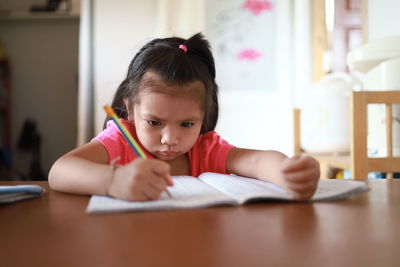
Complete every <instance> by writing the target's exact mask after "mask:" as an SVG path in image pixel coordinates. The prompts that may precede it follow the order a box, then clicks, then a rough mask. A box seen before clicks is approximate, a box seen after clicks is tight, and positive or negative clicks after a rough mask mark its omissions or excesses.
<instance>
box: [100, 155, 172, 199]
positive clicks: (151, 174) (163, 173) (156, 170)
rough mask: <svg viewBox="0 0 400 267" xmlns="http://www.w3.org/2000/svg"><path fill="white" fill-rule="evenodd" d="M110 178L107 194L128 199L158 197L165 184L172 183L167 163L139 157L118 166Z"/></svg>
mask: <svg viewBox="0 0 400 267" xmlns="http://www.w3.org/2000/svg"><path fill="white" fill-rule="evenodd" d="M110 180H111V181H110ZM110 180H109V182H108V185H106V192H107V194H108V195H110V196H112V197H116V198H120V199H124V200H128V201H146V200H152V199H158V198H159V197H160V195H161V193H162V192H163V191H165V190H166V188H167V186H172V185H173V181H172V179H171V176H170V167H169V165H168V164H167V163H166V162H163V161H161V160H157V159H141V158H139V159H136V160H134V161H132V162H131V163H129V164H126V165H124V166H119V167H117V168H116V169H115V170H114V171H113V173H112V177H111V178H110Z"/></svg>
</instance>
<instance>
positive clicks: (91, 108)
mask: <svg viewBox="0 0 400 267" xmlns="http://www.w3.org/2000/svg"><path fill="white" fill-rule="evenodd" d="M398 10H400V1H397V0H269V1H267V0H191V1H188V0H146V1H141V0H116V1H107V0H61V1H54V0H48V1H40V0H19V1H13V0H0V62H1V63H0V64H1V65H0V112H1V116H0V138H1V139H0V140H1V141H0V148H1V154H0V168H1V169H0V180H1V179H3V180H46V179H47V174H48V171H49V169H50V167H51V165H52V164H53V163H54V161H55V160H56V159H57V158H58V157H60V156H61V155H63V154H64V153H66V152H68V151H70V150H72V149H73V148H75V147H76V146H79V145H82V144H83V143H85V142H87V141H89V140H90V139H91V138H92V137H94V136H95V135H96V134H97V133H98V132H99V131H101V129H102V125H103V121H104V118H105V114H104V111H103V109H102V107H103V105H105V104H110V103H111V100H112V96H113V94H114V92H115V90H116V88H117V86H118V85H119V83H120V82H121V81H122V80H123V79H124V76H125V75H126V73H127V68H128V64H129V62H130V60H131V59H132V57H133V56H134V55H135V53H136V52H137V51H138V49H139V48H140V47H141V46H142V45H144V44H145V43H146V42H147V41H149V40H151V39H152V38H155V37H166V36H171V35H176V36H180V37H184V38H187V37H190V36H191V35H192V34H194V33H197V32H203V33H204V34H205V36H206V37H207V38H208V39H209V40H210V42H211V45H212V49H213V53H214V57H215V60H216V68H217V82H218V84H219V87H220V106H221V114H220V118H219V123H218V126H217V131H218V132H219V133H220V134H221V135H222V136H223V137H224V138H225V139H226V140H228V141H229V142H230V143H232V144H233V145H236V146H240V147H247V148H258V149H276V150H279V151H282V152H284V153H286V154H288V155H293V153H294V149H293V146H294V136H293V113H292V111H293V109H294V108H300V109H303V110H304V112H305V113H304V115H305V116H306V117H305V120H304V122H305V123H306V124H305V125H302V128H304V129H305V130H304V131H303V133H302V139H303V140H304V141H305V143H304V144H305V145H306V146H308V147H309V148H311V150H316V151H317V150H324V149H329V150H337V151H339V152H341V151H342V150H345V151H346V150H348V147H349V144H348V127H347V120H348V118H347V110H346V107H347V103H346V101H347V100H346V97H347V96H348V95H346V92H340V95H339V96H338V94H336V93H334V92H336V91H332V90H336V89H329V88H332V87H331V84H332V83H330V84H328V85H327V86H326V88H327V89H326V90H324V89H321V88H323V85H324V84H325V83H326V82H327V80H326V79H327V77H329V79H331V81H332V80H333V81H335V82H336V83H338V81H339V82H341V86H342V87H341V88H343V90H362V89H363V83H362V81H363V79H364V76H363V75H364V74H363V73H360V72H357V71H354V70H352V69H349V66H348V64H347V62H346V56H347V54H348V53H349V52H350V51H352V50H353V49H356V48H357V47H359V46H361V45H365V44H367V43H369V42H371V41H374V40H379V39H382V38H388V37H391V36H397V35H400V18H399V16H398V15H397V11H398ZM324 79H325V80H324ZM329 79H328V81H329ZM321 81H323V82H325V83H321ZM321 84H322V85H321ZM321 86H322V87H321ZM398 89H400V88H397V90H398ZM329 90H331V91H329ZM321 92H322V95H320V96H319V95H318V94H321ZM332 92H333V93H332ZM317 96H318V97H320V98H318V99H319V100H318V101H315V99H317ZM324 103H325V105H321V104H324ZM329 107H332V108H331V109H329ZM342 107H344V108H342ZM335 108H336V109H335ZM340 110H341V111H342V112H341V111H340ZM307 114H308V115H307ZM332 114H342V115H341V117H340V116H339V117H337V116H336V117H335V116H333V115H332ZM307 116H308V117H307ZM329 117H331V118H332V117H333V118H334V120H331V122H332V121H333V122H334V123H335V124H334V125H333V127H331V126H332V124H331V125H328V124H329V123H328V122H327V120H328V118H329ZM321 125H322V126H321ZM324 125H325V126H324ZM303 126H304V127H303ZM318 127H319V130H324V129H322V128H321V127H325V130H326V129H328V128H329V127H331V128H329V132H328V134H327V135H321V134H320V133H321V131H320V132H318ZM378 139H379V137H378ZM378 141H379V140H378ZM307 142H308V143H307Z"/></svg>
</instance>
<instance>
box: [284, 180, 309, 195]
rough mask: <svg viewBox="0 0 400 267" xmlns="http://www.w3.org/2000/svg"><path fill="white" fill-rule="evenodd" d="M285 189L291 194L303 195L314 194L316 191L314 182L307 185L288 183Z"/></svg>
mask: <svg viewBox="0 0 400 267" xmlns="http://www.w3.org/2000/svg"><path fill="white" fill-rule="evenodd" d="M287 187H288V189H289V190H290V191H292V192H296V193H300V194H304V193H307V192H314V191H315V189H316V183H315V182H314V181H310V182H308V183H288V184H287Z"/></svg>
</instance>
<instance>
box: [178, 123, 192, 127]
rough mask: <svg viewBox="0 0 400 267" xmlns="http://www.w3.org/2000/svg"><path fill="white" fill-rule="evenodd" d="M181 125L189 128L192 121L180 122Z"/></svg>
mask: <svg viewBox="0 0 400 267" xmlns="http://www.w3.org/2000/svg"><path fill="white" fill-rule="evenodd" d="M181 126H182V127H185V128H190V127H192V126H193V123H192V122H182V123H181Z"/></svg>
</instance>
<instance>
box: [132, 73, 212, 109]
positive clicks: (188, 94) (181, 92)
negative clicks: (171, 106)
mask: <svg viewBox="0 0 400 267" xmlns="http://www.w3.org/2000/svg"><path fill="white" fill-rule="evenodd" d="M205 90H206V89H205V87H204V84H203V83H202V82H201V81H193V82H188V83H185V84H174V83H166V82H165V81H164V79H163V78H162V77H161V76H160V75H158V74H156V73H154V72H151V71H148V72H146V73H145V74H144V75H143V77H142V80H141V82H140V88H139V99H138V100H139V101H140V97H141V96H142V95H143V94H146V93H160V94H166V95H170V96H174V97H179V98H180V97H182V98H188V99H191V100H196V101H200V103H204V100H205V99H204V98H205Z"/></svg>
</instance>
